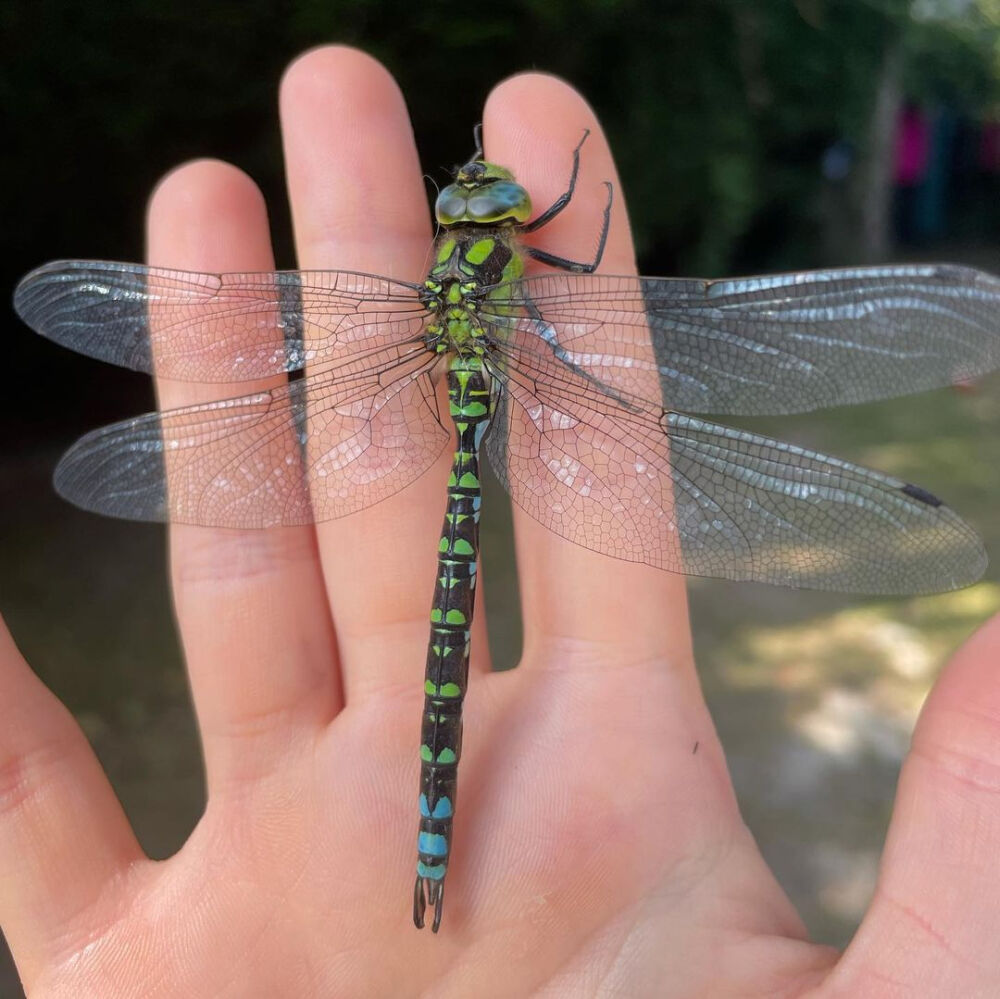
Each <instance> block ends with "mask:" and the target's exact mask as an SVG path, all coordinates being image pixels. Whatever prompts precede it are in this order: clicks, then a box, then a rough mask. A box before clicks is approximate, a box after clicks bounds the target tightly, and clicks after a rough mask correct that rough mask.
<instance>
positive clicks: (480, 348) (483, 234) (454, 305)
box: [425, 226, 524, 355]
mask: <svg viewBox="0 0 1000 999" xmlns="http://www.w3.org/2000/svg"><path fill="white" fill-rule="evenodd" d="M434 260H435V263H434V266H433V267H432V268H431V271H430V274H429V275H428V277H427V281H426V285H425V286H426V287H427V289H428V290H429V291H430V292H431V293H432V294H433V301H434V303H435V306H436V310H437V313H438V315H437V319H436V320H435V321H434V323H433V325H432V327H431V330H432V332H434V333H435V334H437V336H438V337H439V339H438V340H437V342H436V349H437V350H438V351H441V352H443V351H449V350H450V351H454V352H455V353H458V354H463V355H464V354H470V353H474V354H482V353H483V352H484V351H485V349H486V340H487V337H486V331H485V330H484V329H483V326H482V323H481V321H480V320H479V318H478V316H477V314H476V313H477V312H478V311H479V308H480V304H481V303H482V301H484V300H487V301H495V300H497V299H502V297H503V292H501V291H493V292H486V291H485V289H486V288H489V287H491V286H493V285H502V284H503V283H504V282H507V281H513V280H515V279H517V278H519V277H521V276H522V274H523V273H524V258H523V256H522V255H521V252H520V250H519V248H518V246H517V244H516V242H515V240H514V236H513V233H511V232H509V231H507V230H505V229H503V228H500V227H490V226H474V227H473V226H469V227H459V228H455V229H450V230H447V231H446V232H444V233H442V235H441V236H440V237H439V238H438V242H437V245H436V247H435V253H434ZM495 310H496V311H499V309H497V308H496V307H495Z"/></svg>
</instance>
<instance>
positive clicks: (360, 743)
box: [0, 48, 1000, 999]
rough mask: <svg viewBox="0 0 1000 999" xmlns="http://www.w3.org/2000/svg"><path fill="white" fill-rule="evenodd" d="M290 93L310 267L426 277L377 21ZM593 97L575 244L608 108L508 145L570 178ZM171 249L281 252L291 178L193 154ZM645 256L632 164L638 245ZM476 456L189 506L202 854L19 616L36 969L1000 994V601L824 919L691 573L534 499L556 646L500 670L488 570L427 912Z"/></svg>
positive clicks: (402, 130) (242, 990)
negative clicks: (274, 186) (420, 818)
mask: <svg viewBox="0 0 1000 999" xmlns="http://www.w3.org/2000/svg"><path fill="white" fill-rule="evenodd" d="M281 113H282V126H283V132H284V140H285V151H286V160H287V168H288V177H289V187H290V194H291V201H292V209H293V218H294V222H295V228H296V236H297V241H298V248H299V261H300V266H302V267H306V268H337V267H343V268H347V269H352V270H362V271H370V272H374V273H385V274H389V275H391V276H394V277H399V278H406V279H411V280H417V279H419V278H420V277H421V276H422V274H423V273H424V271H425V270H426V254H427V248H428V245H429V241H430V237H431V232H430V227H429V221H428V215H427V209H426V198H425V194H424V190H423V186H422V183H421V178H420V169H419V166H418V163H417V157H416V153H415V150H414V147H413V142H412V137H411V132H410V127H409V123H408V120H407V116H406V111H405V107H404V105H403V102H402V99H401V97H400V95H399V92H398V90H397V89H396V87H395V84H394V83H393V82H392V80H391V79H390V78H389V76H388V75H387V74H386V72H385V71H384V70H383V69H382V68H381V67H380V66H379V65H378V64H377V63H375V62H374V61H373V60H371V59H370V58H369V57H367V56H364V55H362V54H361V53H359V52H357V51H354V50H351V49H345V48H326V49H320V50H316V51H313V52H310V53H307V54H306V55H305V56H303V57H302V58H300V59H299V60H298V61H297V62H296V63H294V64H293V66H292V67H291V68H290V69H289V71H288V73H287V74H286V77H285V80H284V83H283V87H282V95H281ZM585 127H589V128H590V129H592V131H593V137H592V138H591V140H590V141H589V142H588V146H587V148H586V155H585V157H584V161H583V166H582V170H581V178H580V185H579V187H578V194H577V197H576V198H575V199H574V204H573V206H572V207H571V208H570V209H569V210H568V211H567V212H565V213H563V215H561V216H559V218H557V219H556V220H555V221H553V222H552V224H551V225H550V226H547V227H546V228H545V229H544V230H543V231H541V232H540V233H538V234H537V235H536V236H535V237H533V241H534V242H535V243H536V245H540V246H544V247H545V248H546V249H549V250H551V251H553V252H560V250H563V251H565V250H566V248H575V247H580V246H586V245H589V244H588V240H590V241H593V240H594V239H595V238H596V232H595V231H594V230H593V219H594V218H596V217H599V213H600V209H601V207H602V206H603V198H604V188H603V187H602V186H601V184H600V181H602V180H604V179H611V180H612V181H613V182H614V183H615V185H616V190H618V186H617V178H616V176H615V173H614V166H613V163H612V161H611V157H610V153H609V151H608V149H607V146H606V143H605V142H604V140H603V137H602V135H601V132H600V129H599V126H598V125H597V123H596V121H595V120H594V118H593V115H592V112H591V111H590V110H589V108H587V106H586V105H585V104H584V103H583V101H582V100H581V98H580V97H579V96H578V95H577V94H575V93H574V92H573V91H572V90H570V89H569V88H568V87H567V86H566V85H565V84H562V83H560V82H559V81H557V80H554V79H552V78H550V77H545V76H541V75H525V76H520V77H515V78H513V79H512V80H509V81H507V82H506V83H504V84H502V85H501V86H500V87H498V88H497V89H496V90H495V91H494V93H493V94H492V95H491V97H490V99H489V101H488V103H487V107H486V111H485V118H484V133H485V137H486V142H487V154H488V156H489V157H490V158H491V159H492V160H494V161H495V162H500V163H504V164H509V165H510V166H511V167H512V168H513V169H514V171H515V174H516V175H517V177H518V179H519V180H520V181H521V183H523V184H524V185H525V186H526V187H527V188H528V190H529V191H531V192H532V195H533V197H534V198H535V204H536V211H537V210H539V208H540V207H544V206H545V205H546V204H548V203H549V202H550V201H551V200H553V199H554V198H555V196H556V195H557V194H558V193H559V192H560V191H561V190H562V186H563V185H564V182H565V178H566V175H567V169H568V157H567V156H565V155H564V153H565V151H566V150H570V149H572V148H573V146H574V145H575V144H576V142H577V141H578V139H579V136H580V135H581V134H582V131H583V129H584V128H585ZM528 151H531V155H530V156H529V155H528ZM149 258H150V262H152V263H155V264H161V265H165V266H172V267H181V268H185V269H190V270H206V271H234V270H267V269H270V268H271V267H273V260H272V257H271V250H270V245H269V239H268V232H267V219H266V213H265V208H264V205H263V202H262V199H261V197H260V195H259V192H258V191H257V190H256V188H255V187H254V186H253V184H252V183H251V182H250V181H249V180H248V179H247V178H246V177H245V176H244V175H243V174H241V173H240V172H238V171H237V170H235V169H234V168H232V167H229V166H226V165H225V164H221V163H218V162H207V161H206V162H197V163H192V164H188V165H186V166H184V167H181V168H180V169H178V170H177V171H175V172H174V173H172V174H171V175H169V176H168V177H167V178H166V179H165V180H164V181H163V183H162V184H161V185H160V187H159V188H158V189H157V191H156V193H155V195H154V197H153V200H152V202H151V206H150V212H149ZM633 269H634V263H633V259H632V251H631V247H630V242H629V236H628V225H627V221H626V218H625V215H624V207H623V205H622V203H621V200H620V199H618V201H617V203H616V207H615V214H614V217H613V222H612V229H611V237H610V241H609V244H608V249H607V252H606V255H605V259H604V263H603V265H602V270H605V271H607V272H611V273H613V272H617V273H623V272H628V271H632V270H633ZM264 384H269V383H262V385H264ZM228 388H230V389H231V390H232V391H227V390H226V389H227V386H218V385H215V386H203V385H202V386H195V385H191V384H187V385H184V384H180V383H169V384H168V383H164V382H161V383H160V384H159V385H158V391H159V394H160V399H161V405H163V406H165V407H171V406H176V405H183V404H185V403H188V402H194V401H200V400H207V399H211V398H222V397H225V396H226V395H235V394H242V393H244V392H247V391H251V390H252V386H247V385H246V384H243V385H240V386H229V387H228ZM449 461H450V455H448V454H444V455H442V458H441V461H440V462H439V464H438V465H437V466H436V467H435V468H434V469H432V470H431V472H430V473H429V474H427V475H425V476H423V477H422V478H421V479H420V480H418V481H417V482H416V483H415V484H414V485H413V486H412V487H410V488H409V489H407V490H406V491H405V494H404V495H400V496H397V497H395V498H393V499H390V500H388V501H386V502H384V503H381V504H379V505H378V506H376V507H374V508H372V509H370V510H368V511H365V512H364V513H361V514H358V515H356V516H354V517H351V518H348V519H347V520H344V521H337V522H333V523H324V524H321V525H318V526H317V527H316V528H288V529H282V530H275V531H268V532H237V531H219V530H212V529H207V528H190V527H174V528H172V530H171V556H172V568H173V582H174V592H175V598H176V606H177V615H178V619H179V623H180V628H181V633H182V636H183V641H184V646H185V652H186V656H187V661H188V666H189V670H190V675H191V684H192V690H193V694H194V699H195V705H196V709H197V713H198V720H199V725H200V729H201V735H202V740H203V745H204V753H205V762H206V772H207V781H208V805H207V808H206V812H205V814H204V816H203V818H202V820H201V821H200V822H199V824H198V826H197V828H196V829H195V830H194V832H193V833H192V835H191V837H190V839H189V840H188V842H187V843H186V844H185V846H184V847H183V849H182V850H181V851H180V852H179V853H178V854H177V855H175V856H174V857H172V858H170V859H169V860H167V861H163V862H153V861H150V860H148V859H147V858H146V857H145V856H144V855H143V853H142V851H141V849H140V848H139V846H138V844H137V843H136V841H135V838H134V836H133V834H132V831H131V829H130V828H129V826H128V823H127V820H126V818H125V816H124V815H123V813H122V811H121V808H120V806H119V804H118V802H117V801H116V800H115V798H114V795H113V793H112V791H111V789H110V787H109V785H108V783H107V781H106V778H105V777H104V775H103V773H102V772H101V770H100V767H99V765H98V764H97V762H96V760H95V758H94V757H93V755H92V753H91V751H90V749H89V747H88V746H87V744H86V741H85V739H84V738H83V736H82V734H81V733H80V732H79V730H78V729H77V728H76V726H75V725H74V723H73V722H72V720H71V719H70V718H69V716H68V714H67V713H66V712H65V710H64V709H63V708H62V706H61V705H60V704H59V703H58V702H57V701H56V700H55V699H54V698H53V697H52V695H51V694H50V693H49V692H48V691H46V690H45V689H44V687H42V685H41V684H40V683H39V682H38V680H37V679H36V678H35V677H34V676H33V674H32V673H31V672H30V670H29V669H28V667H27V666H26V664H25V663H24V662H23V660H22V659H21V658H20V656H19V655H18V653H17V651H16V649H15V648H14V646H13V643H12V642H11V640H10V639H9V637H8V636H6V635H4V637H3V640H2V642H0V686H2V689H0V712H2V717H0V775H2V779H0V858H2V864H3V868H2V884H3V891H2V892H0V919H2V923H3V927H4V931H5V933H6V934H7V937H8V940H9V943H10V945H11V948H12V951H13V953H14V956H15V959H16V961H17V963H18V968H19V970H20V973H21V975H22V977H23V980H24V983H25V986H26V989H27V991H28V993H29V995H30V996H32V997H46V999H48V997H56V996H72V997H74V999H82V997H91V996H93V997H101V999H107V997H112V996H113V997H133V996H135V997H139V996H141V997H144V999H146V997H160V996H164V997H166V996H170V997H174V996H185V997H198V996H212V997H220V996H232V997H257V996H261V997H269V999H274V997H284V996H289V997H291V996H294V997H297V999H298V997H306V996H317V997H327V996H336V997H353V996H363V997H373V996H374V997H380V996H392V997H401V996H411V995H412V996H417V995H428V996H461V997H468V996H476V997H488V996H503V997H512V996H528V995H541V996H573V997H577V996H581V997H582V996H605V995H622V996H630V997H640V996H658V997H662V996H682V997H688V996H699V997H700V996H712V997H716V996H719V997H724V996H761V997H765V996H766V997H779V996H802V995H814V996H839V995H844V996H851V997H859V996H869V995H871V996H880V997H882V996H935V997H939V996H952V995H954V996H962V997H963V999H964V997H969V996H974V995H983V996H989V995H996V994H998V993H1000V948H998V947H997V946H996V940H997V938H998V935H997V930H998V929H1000V906H998V905H997V903H996V898H997V891H996V889H997V885H998V881H1000V874H998V865H997V864H996V863H995V859H996V851H997V845H998V844H1000V795H997V793H996V790H997V787H998V786H1000V693H997V685H996V684H995V683H993V682H992V676H991V671H990V670H989V664H990V662H991V661H996V659H997V658H998V654H1000V621H994V622H992V623H991V624H990V625H988V626H987V627H985V628H984V629H983V630H982V631H981V632H980V633H979V634H978V635H977V636H976V637H975V638H974V639H973V640H972V641H971V642H970V643H969V645H968V646H967V647H966V648H965V649H964V650H963V651H962V652H961V653H960V654H959V655H958V656H957V657H956V659H955V661H954V662H953V664H952V665H951V666H950V667H949V670H948V671H947V672H946V673H945V675H944V677H943V678H942V680H941V681H940V683H939V684H938V688H937V689H936V690H935V692H934V694H933V695H932V697H931V699H930V701H929V703H928V706H927V708H926V709H925V712H924V715H923V717H922V719H921V722H920V725H919V727H918V731H917V735H916V737H915V744H914V751H913V754H912V756H911V759H910V760H909V761H908V762H907V764H906V768H905V770H904V774H903V779H902V782H901V787H900V794H899V801H898V803H897V809H896V816H895V818H894V820H893V825H892V828H891V831H890V838H889V842H888V844H887V850H886V855H885V858H884V862H883V867H882V872H881V877H880V881H879V890H878V892H877V894H876V898H875V900H874V902H873V904H872V907H871V910H870V911H869V913H868V915H867V916H866V918H865V920H864V923H863V924H862V927H861V929H860V930H859V933H858V935H857V937H856V939H855V941H854V942H853V943H852V944H851V946H850V947H849V948H848V950H847V952H846V953H845V954H844V955H839V954H837V953H835V952H834V951H832V950H830V949H829V948H825V947H821V946H817V945H815V944H812V943H810V942H808V941H807V939H806V938H805V933H804V929H803V926H802V924H801V922H800V920H799V918H798V917H797V915H796V914H795V912H794V910H793V909H792V907H791V905H790V903H789V902H788V900H787V899H786V898H785V896H784V894H783V893H782V891H781V889H780V887H779V886H778V885H777V883H776V882H775V880H774V878H773V876H772V874H771V873H770V871H769V870H768V869H767V867H766V866H765V864H764V863H763V861H762V859H761V857H760V855H759V853H758V852H757V849H756V846H755V844H754V842H753V839H752V837H751V836H750V834H749V832H748V831H747V830H746V828H745V827H744V826H743V824H742V821H741V819H740V815H739V811H738V809H737V805H736V801H735V798H734V795H733V791H732V787H731V785H730V782H729V777H728V774H727V773H726V768H725V762H724V759H723V754H722V749H721V747H720V745H719V743H718V740H717V738H716V736H715V734H714V730H713V727H712V723H711V720H710V718H709V716H708V714H707V711H706V708H705V705H704V702H703V701H702V698H701V694H700V691H699V687H698V682H697V678H696V675H695V672H694V664H693V659H692V655H691V646H690V636H689V632H688V625H687V608H686V600H685V591H684V586H683V581H682V580H681V579H680V578H679V577H676V576H672V575H670V574H668V573H663V572H659V571H656V570H653V569H649V568H646V567H643V566H635V565H628V564H625V563H620V562H616V561H614V560H611V559H608V558H606V557H602V556H599V555H595V554H593V553H590V552H588V551H585V550H582V549H579V548H576V547H574V546H572V545H569V544H567V543H566V542H563V541H561V540H560V539H558V538H556V537H554V536H553V535H551V534H550V533H549V532H547V531H545V530H544V529H542V528H540V527H538V526H537V525H536V524H534V523H533V522H532V521H530V520H529V519H528V518H527V517H523V516H520V515H517V514H516V515H515V526H516V533H517V546H518V548H517V550H518V559H519V571H520V573H521V591H522V601H523V606H524V618H525V654H524V657H523V660H522V662H521V664H520V667H519V668H518V669H517V670H515V671H513V672H511V673H505V674H490V672H489V663H488V661H487V652H486V641H485V616H486V615H485V613H484V611H483V607H482V600H481V599H480V601H479V603H480V606H479V611H478V617H477V620H476V623H475V629H474V635H473V649H474V653H473V663H472V673H473V675H472V677H471V679H470V693H469V696H468V699H467V705H466V708H467V711H466V740H465V751H464V755H463V761H462V768H461V773H460V788H461V794H460V798H459V802H458V817H457V821H456V836H455V843H454V856H453V860H452V864H451V867H450V873H449V876H448V881H447V891H446V902H445V913H444V922H443V926H442V930H441V933H440V934H439V935H438V936H437V937H434V936H432V935H431V934H430V932H429V931H426V930H425V931H424V932H422V933H418V932H417V931H416V930H414V928H413V926H412V924H411V916H410V895H409V889H410V886H411V885H412V880H413V865H414V860H415V831H416V795H417V772H418V757H417V752H416V750H417V743H418V735H419V715H420V705H421V703H422V690H421V686H420V682H419V677H420V674H421V664H422V661H423V655H424V647H425V643H426V640H427V629H428V620H427V611H428V608H429V601H430V592H431V591H430V586H431V584H432V582H433V568H432V567H433V564H434V551H435V545H436V541H437V534H436V533H435V531H434V529H433V528H431V529H430V530H429V529H428V525H435V526H436V524H437V522H438V520H439V519H440V515H441V509H442V505H443V483H444V481H445V479H446V476H447V469H448V463H449ZM486 571H487V586H488V571H489V567H488V566H487V567H486ZM598 580H600V585H598V584H597V582H596V581H598ZM387 609H388V610H387ZM695 743H697V745H698V752H697V753H693V752H692V748H693V747H694V745H695Z"/></svg>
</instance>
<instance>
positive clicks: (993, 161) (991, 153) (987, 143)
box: [979, 120, 1000, 173]
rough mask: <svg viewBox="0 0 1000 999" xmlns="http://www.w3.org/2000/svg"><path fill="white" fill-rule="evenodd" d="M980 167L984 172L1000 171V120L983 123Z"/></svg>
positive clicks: (980, 141) (980, 140)
mask: <svg viewBox="0 0 1000 999" xmlns="http://www.w3.org/2000/svg"><path fill="white" fill-rule="evenodd" d="M979 168H980V169H981V170H982V171H983V173H1000V120H994V121H988V122H986V123H984V125H983V131H982V134H981V135H980V137H979Z"/></svg>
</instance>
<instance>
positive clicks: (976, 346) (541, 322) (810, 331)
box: [484, 264, 1000, 415]
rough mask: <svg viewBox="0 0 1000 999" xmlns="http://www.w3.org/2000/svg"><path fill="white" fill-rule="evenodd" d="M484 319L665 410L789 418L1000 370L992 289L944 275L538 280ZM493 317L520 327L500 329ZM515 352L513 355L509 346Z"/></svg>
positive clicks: (883, 272)
mask: <svg viewBox="0 0 1000 999" xmlns="http://www.w3.org/2000/svg"><path fill="white" fill-rule="evenodd" d="M496 293H497V294H498V298H497V300H496V301H497V302H502V304H503V306H504V307H505V308H497V307H496V306H495V305H494V306H493V307H492V311H491V307H490V306H489V304H487V305H486V306H484V311H485V312H486V313H487V316H488V318H489V319H490V320H491V321H492V322H494V323H495V324H496V325H497V327H498V329H499V330H500V332H498V336H499V337H500V338H501V339H502V338H503V337H504V336H510V335H512V334H511V333H507V334H505V333H504V332H503V329H504V328H506V329H508V330H515V329H516V330H517V331H519V333H520V334H521V340H522V342H523V340H524V339H532V340H534V341H535V342H536V349H537V350H538V351H539V352H541V353H545V352H548V353H549V354H554V355H555V356H557V357H559V359H560V360H562V361H563V362H564V363H566V364H569V365H571V366H574V367H575V368H576V369H577V370H578V371H581V372H587V373H589V374H590V375H592V376H593V377H595V378H596V379H598V380H599V381H600V382H602V383H603V384H604V385H606V386H607V387H608V388H609V389H610V390H613V391H616V392H619V393H621V394H622V395H626V396H636V397H638V398H639V399H641V400H643V401H645V402H647V403H650V404H656V405H662V406H664V407H665V408H667V409H679V410H685V411H687V412H692V413H724V414H730V415H757V414H778V413H800V412H806V411H808V410H812V409H820V408H822V407H825V406H840V405H846V404H851V403H859V402H866V401H869V400H872V399H882V398H888V397H891V396H897V395H904V394H906V393H909V392H920V391H923V390H925V389H930V388H935V387H938V386H941V385H947V384H950V383H954V382H956V381H960V380H963V379H967V378H974V377H976V376H979V375H982V374H984V373H986V372H988V371H992V370H994V369H995V368H997V367H998V366H1000V318H998V317H1000V278H996V277H994V276H992V275H990V274H986V273H983V272H981V271H976V270H973V269H971V268H968V267H958V266H953V265H947V264H939V265H912V266H909V265H906V266H894V267H862V268H852V269H842V270H828V271H804V272H801V273H798V274H779V275H773V276H768V277H750V278H739V279H731V280H721V281H701V280H696V279H685V278H649V277H641V278H640V277H613V276H608V275H601V274H598V275H585V274H566V275H563V274H549V275H544V276H541V277H535V278H529V279H526V280H522V281H519V282H516V283H513V284H511V285H507V286H502V288H500V289H497V292H496ZM507 306H514V307H516V308H520V309H524V310H525V311H526V313H527V314H526V315H525V316H523V317H522V318H519V319H511V318H510V317H509V313H508V312H507V311H506V307H507ZM522 349H523V348H522Z"/></svg>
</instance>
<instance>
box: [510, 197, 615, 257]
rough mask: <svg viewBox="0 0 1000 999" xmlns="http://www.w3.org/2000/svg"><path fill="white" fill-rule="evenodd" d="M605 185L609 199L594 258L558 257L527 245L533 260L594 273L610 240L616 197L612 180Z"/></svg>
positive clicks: (605, 207) (526, 250)
mask: <svg viewBox="0 0 1000 999" xmlns="http://www.w3.org/2000/svg"><path fill="white" fill-rule="evenodd" d="M604 186H605V187H606V188H607V189H608V201H607V204H605V206H604V218H603V220H602V222H601V238H600V240H599V241H598V243H597V253H595V254H594V259H593V260H592V261H591V262H590V263H589V264H585V263H582V262H581V261H579V260H569V259H567V258H566V257H558V256H556V255H555V254H554V253H546V252H545V251H544V250H538V249H535V247H533V246H528V247H525V253H527V254H528V256H529V257H531V259H532V260H537V261H538V262H539V263H542V264H548V265H549V267H558V268H559V269H560V270H564V271H572V272H573V273H574V274H593V272H594V271H596V270H597V267H598V264H600V262H601V257H603V256H604V247H605V244H606V243H607V241H608V229H610V228H611V202H612V200H613V199H614V189H613V188H612V187H611V181H609V180H606V181H605V182H604Z"/></svg>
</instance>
